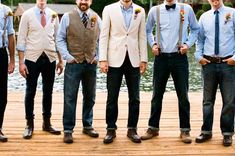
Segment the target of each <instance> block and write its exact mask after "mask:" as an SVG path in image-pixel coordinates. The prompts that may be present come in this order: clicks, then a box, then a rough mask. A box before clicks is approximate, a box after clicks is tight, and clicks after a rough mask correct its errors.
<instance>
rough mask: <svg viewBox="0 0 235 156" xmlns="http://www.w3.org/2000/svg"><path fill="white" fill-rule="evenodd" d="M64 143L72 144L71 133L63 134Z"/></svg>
mask: <svg viewBox="0 0 235 156" xmlns="http://www.w3.org/2000/svg"><path fill="white" fill-rule="evenodd" d="M64 143H66V144H71V143H73V135H72V133H67V132H65V133H64Z"/></svg>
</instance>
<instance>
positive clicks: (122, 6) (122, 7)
mask: <svg viewBox="0 0 235 156" xmlns="http://www.w3.org/2000/svg"><path fill="white" fill-rule="evenodd" d="M119 3H120V6H121V9H123V10H128V9H130V8H133V2H132V3H131V6H130V8H128V9H126V8H125V7H124V5H123V4H122V3H121V2H120V1H119Z"/></svg>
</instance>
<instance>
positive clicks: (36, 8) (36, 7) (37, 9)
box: [34, 5, 47, 14]
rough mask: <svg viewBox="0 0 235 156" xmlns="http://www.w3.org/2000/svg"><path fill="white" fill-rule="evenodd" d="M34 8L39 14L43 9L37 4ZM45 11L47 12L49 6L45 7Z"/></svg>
mask: <svg viewBox="0 0 235 156" xmlns="http://www.w3.org/2000/svg"><path fill="white" fill-rule="evenodd" d="M34 9H35V11H36V13H37V14H40V12H41V11H42V10H41V9H40V8H39V7H38V6H37V5H35V7H34ZM44 11H45V14H47V7H45V9H44Z"/></svg>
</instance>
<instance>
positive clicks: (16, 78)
mask: <svg viewBox="0 0 235 156" xmlns="http://www.w3.org/2000/svg"><path fill="white" fill-rule="evenodd" d="M193 53H194V48H193V49H191V50H190V52H189V53H188V59H189V71H190V75H189V90H190V91H199V90H201V89H202V81H201V68H200V66H199V65H198V63H197V62H196V61H195V59H194V56H193ZM16 60H18V57H17V58H16ZM152 67H153V58H152V57H151V56H150V58H149V63H148V68H147V71H146V73H145V75H143V76H142V77H141V83H140V90H141V91H152V77H153V69H152ZM97 73H98V75H97V91H106V75H105V74H102V73H100V72H99V69H97ZM63 78H64V75H63V73H62V74H61V75H60V76H58V75H56V77H55V83H54V91H56V92H62V91H63V83H64V79H63ZM41 84H42V80H41V76H40V77H39V79H38V86H37V90H42V85H41ZM8 89H9V91H24V90H25V79H24V78H23V77H22V76H21V75H20V74H19V70H18V61H16V68H15V72H14V73H13V74H11V75H9V81H8ZM121 90H122V91H126V90H127V88H126V84H125V81H123V83H122V87H121ZM171 90H174V84H173V81H172V78H171V77H170V78H169V80H168V83H167V87H166V91H171Z"/></svg>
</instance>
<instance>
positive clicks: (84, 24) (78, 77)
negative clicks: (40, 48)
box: [57, 0, 101, 143]
mask: <svg viewBox="0 0 235 156" xmlns="http://www.w3.org/2000/svg"><path fill="white" fill-rule="evenodd" d="M76 3H77V7H76V8H75V9H74V10H72V11H71V12H68V13H65V14H64V16H63V17H62V19H61V23H60V27H59V31H58V36H57V45H58V49H59V52H60V53H61V55H62V57H63V59H64V60H66V62H67V63H66V67H65V74H64V114H63V126H64V142H65V143H72V142H73V137H72V133H73V129H74V127H75V124H76V105H77V96H78V89H79V85H80V82H81V83H82V93H83V111H82V123H83V133H84V134H87V135H88V136H91V137H95V138H96V137H98V136H99V134H98V133H97V132H96V131H95V130H94V128H93V127H92V121H93V106H94V104H95V95H96V94H95V92H96V66H97V59H98V58H97V57H98V55H97V52H98V51H97V43H98V42H97V41H98V37H99V31H100V26H101V19H100V17H99V16H98V15H97V14H96V13H95V12H94V11H93V10H91V9H90V5H91V4H92V0H76Z"/></svg>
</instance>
